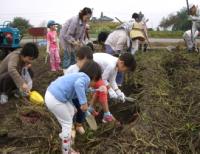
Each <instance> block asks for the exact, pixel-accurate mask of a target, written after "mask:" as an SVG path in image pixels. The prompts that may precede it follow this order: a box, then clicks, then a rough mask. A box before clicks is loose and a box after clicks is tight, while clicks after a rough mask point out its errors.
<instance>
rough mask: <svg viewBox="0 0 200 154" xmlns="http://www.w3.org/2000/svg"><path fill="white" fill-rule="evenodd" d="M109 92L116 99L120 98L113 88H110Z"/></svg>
mask: <svg viewBox="0 0 200 154" xmlns="http://www.w3.org/2000/svg"><path fill="white" fill-rule="evenodd" d="M108 93H109V96H110V98H114V99H117V98H118V96H117V94H116V93H115V91H114V90H113V89H112V88H109V89H108Z"/></svg>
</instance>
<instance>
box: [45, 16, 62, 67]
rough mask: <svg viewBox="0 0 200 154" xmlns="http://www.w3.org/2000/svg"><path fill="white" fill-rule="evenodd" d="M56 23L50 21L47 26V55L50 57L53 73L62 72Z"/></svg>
mask: <svg viewBox="0 0 200 154" xmlns="http://www.w3.org/2000/svg"><path fill="white" fill-rule="evenodd" d="M56 25H58V24H57V23H55V21H53V20H50V21H49V22H48V24H47V27H48V28H49V31H48V32H47V53H48V54H49V56H50V65H51V71H58V70H60V69H61V68H60V55H59V43H58V39H57V32H56Z"/></svg>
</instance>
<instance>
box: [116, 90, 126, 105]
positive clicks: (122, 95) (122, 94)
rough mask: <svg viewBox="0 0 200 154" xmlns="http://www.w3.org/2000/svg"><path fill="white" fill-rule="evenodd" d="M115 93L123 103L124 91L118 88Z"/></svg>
mask: <svg viewBox="0 0 200 154" xmlns="http://www.w3.org/2000/svg"><path fill="white" fill-rule="evenodd" d="M116 94H117V96H118V99H119V100H120V101H122V102H123V103H124V102H125V95H124V93H123V92H122V91H121V90H120V89H118V90H117V91H116Z"/></svg>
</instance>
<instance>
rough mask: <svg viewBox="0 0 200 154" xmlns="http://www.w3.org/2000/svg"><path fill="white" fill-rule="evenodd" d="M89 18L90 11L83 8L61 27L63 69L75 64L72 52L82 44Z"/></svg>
mask: <svg viewBox="0 0 200 154" xmlns="http://www.w3.org/2000/svg"><path fill="white" fill-rule="evenodd" d="M91 16H92V10H91V9H90V8H87V7H85V8H83V9H82V10H81V11H80V12H79V14H78V15H77V16H75V17H72V18H70V19H69V20H67V22H66V23H65V24H64V25H63V27H62V29H61V31H60V43H61V46H62V48H63V49H64V58H63V69H66V68H67V67H69V66H70V65H72V64H75V63H76V61H75V53H74V52H75V49H76V48H77V47H80V46H81V45H82V43H83V40H84V36H85V29H86V24H87V22H88V21H89V19H90V17H91Z"/></svg>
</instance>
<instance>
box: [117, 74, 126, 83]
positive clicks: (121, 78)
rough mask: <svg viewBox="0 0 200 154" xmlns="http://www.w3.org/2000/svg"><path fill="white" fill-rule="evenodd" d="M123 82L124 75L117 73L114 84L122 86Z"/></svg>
mask: <svg viewBox="0 0 200 154" xmlns="http://www.w3.org/2000/svg"><path fill="white" fill-rule="evenodd" d="M123 81H124V73H122V72H117V76H116V82H117V84H118V85H122V83H123Z"/></svg>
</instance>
